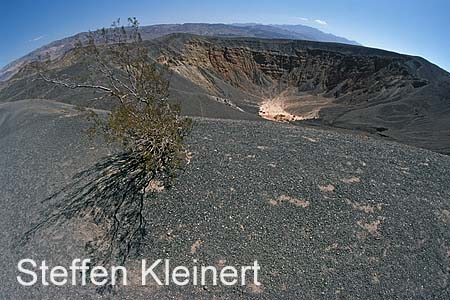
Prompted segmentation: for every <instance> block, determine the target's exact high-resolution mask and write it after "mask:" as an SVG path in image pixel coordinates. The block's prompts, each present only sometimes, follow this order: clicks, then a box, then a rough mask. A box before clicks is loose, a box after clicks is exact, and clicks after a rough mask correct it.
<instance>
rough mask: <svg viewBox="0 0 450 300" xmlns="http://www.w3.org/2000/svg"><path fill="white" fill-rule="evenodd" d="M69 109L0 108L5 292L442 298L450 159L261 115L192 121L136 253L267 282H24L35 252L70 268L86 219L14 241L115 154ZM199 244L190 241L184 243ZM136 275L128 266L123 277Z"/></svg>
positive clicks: (447, 263)
mask: <svg viewBox="0 0 450 300" xmlns="http://www.w3.org/2000/svg"><path fill="white" fill-rule="evenodd" d="M85 126H86V124H84V122H83V121H82V120H81V118H80V117H79V116H77V114H76V112H74V111H73V110H72V109H71V108H70V107H69V106H67V105H63V104H56V103H51V102H44V101H19V102H15V103H6V104H1V105H0V170H1V172H0V214H1V215H0V226H1V229H2V230H1V231H0V254H1V255H2V259H1V261H0V270H1V271H0V299H449V298H450V286H449V285H450V281H449V280H450V278H449V275H450V273H449V272H450V271H449V270H450V269H449V268H450V257H449V256H450V157H447V156H443V155H440V154H436V153H433V152H430V151H426V150H421V149H416V148H412V147H408V146H404V145H400V144H396V143H389V142H385V141H382V140H377V139H373V138H370V137H369V138H367V137H363V136H353V135H349V134H343V133H336V132H331V131H322V130H316V129H311V128H303V127H299V126H291V125H282V124H276V123H270V122H258V121H231V120H229V121H226V120H207V119H196V122H195V129H194V131H193V133H192V136H191V137H190V139H189V147H190V151H191V152H192V161H191V163H190V165H189V166H188V168H187V170H186V171H185V172H184V173H182V174H180V176H179V178H178V179H177V182H176V184H175V186H174V187H173V188H172V189H170V190H167V191H164V192H162V193H160V194H159V195H158V197H157V199H156V200H155V201H154V203H153V204H152V205H154V209H152V213H151V215H150V216H148V218H149V220H151V222H152V224H153V225H152V226H151V229H152V238H151V239H149V240H148V243H147V247H145V249H143V252H142V253H141V256H138V257H136V258H134V259H133V260H132V261H130V262H129V266H128V269H129V270H133V269H135V268H136V263H137V261H138V260H140V259H141V258H147V259H149V260H154V259H157V258H170V259H171V260H172V261H174V262H176V263H177V264H183V263H186V264H187V265H188V266H189V265H192V260H193V259H194V258H195V259H198V261H199V263H205V264H216V265H219V264H220V263H224V262H225V263H226V264H229V265H241V264H242V265H248V264H251V263H252V262H253V260H255V259H257V260H258V261H259V262H260V264H261V266H262V271H261V274H262V278H261V282H262V283H263V285H262V287H259V288H255V287H253V286H247V287H241V286H238V287H210V288H208V289H203V288H193V287H183V288H177V287H173V286H171V287H157V286H154V285H153V286H147V287H140V286H128V287H124V288H121V289H119V290H118V291H117V293H116V294H115V295H105V296H100V295H99V294H98V293H97V292H96V291H95V290H94V289H93V288H92V287H75V288H74V287H71V286H65V287H42V286H34V287H32V288H24V287H21V286H20V285H19V284H18V283H17V281H16V275H17V271H16V264H17V262H18V260H19V259H21V258H25V257H30V258H34V259H36V260H43V259H45V260H47V261H48V264H50V265H53V266H54V265H57V264H62V265H66V266H67V265H68V264H69V262H70V261H71V260H72V259H74V258H79V257H83V255H85V254H84V252H83V251H84V250H83V248H84V244H85V243H86V241H88V240H89V239H90V238H92V233H93V232H94V230H93V225H92V224H89V223H88V222H80V221H75V220H74V221H72V222H70V223H69V224H67V225H65V226H61V227H58V228H53V229H51V230H46V231H45V232H42V233H40V234H39V235H38V236H36V237H35V238H34V239H33V240H32V241H31V242H30V243H29V244H27V245H26V246H25V247H22V248H20V249H18V248H15V247H14V245H15V241H17V239H18V238H19V237H20V236H21V235H22V234H23V232H24V231H25V230H26V229H28V228H29V227H30V226H31V224H32V222H33V221H34V220H36V218H37V217H38V216H39V214H40V213H41V212H42V210H43V209H44V208H45V205H44V204H42V203H41V202H40V200H42V199H44V198H45V197H46V196H47V195H49V193H51V191H54V190H56V189H57V188H58V187H61V186H62V185H64V184H68V183H70V177H71V176H72V175H73V174H74V173H75V172H76V171H78V170H81V169H83V168H86V167H88V166H90V165H92V163H93V162H95V161H96V160H98V159H99V158H100V157H102V156H104V155H107V154H108V153H110V152H111V150H110V149H107V147H105V146H104V145H102V144H101V143H100V142H99V141H90V140H89V139H87V138H86V137H84V136H83V135H81V134H80V133H79V129H80V128H83V127H85ZM194 244H195V245H196V246H197V247H193V245H194ZM130 272H132V271H130Z"/></svg>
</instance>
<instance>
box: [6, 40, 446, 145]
mask: <svg viewBox="0 0 450 300" xmlns="http://www.w3.org/2000/svg"><path fill="white" fill-rule="evenodd" d="M146 45H147V47H148V49H149V52H150V54H151V56H152V57H153V59H154V60H155V61H156V62H158V63H160V64H165V65H168V66H169V68H170V69H171V70H172V71H173V76H172V87H171V88H172V90H171V94H172V97H173V99H174V101H179V102H181V105H182V109H183V112H184V113H185V114H187V115H193V116H204V117H214V118H225V119H250V120H254V119H258V118H261V117H262V118H266V119H270V120H275V121H293V122H297V123H301V124H304V123H307V124H312V125H317V126H322V127H331V128H343V129H350V130H357V131H362V132H368V133H374V134H376V135H378V136H382V137H384V138H387V139H391V140H396V141H399V142H402V143H406V144H410V145H414V146H417V147H422V148H427V149H430V150H433V151H436V152H440V153H445V154H448V153H450V75H449V73H447V72H445V71H444V70H442V69H440V68H439V67H437V66H435V65H433V64H431V63H429V62H428V61H426V60H424V59H422V58H420V57H413V56H407V55H401V54H397V53H393V52H388V51H383V50H379V49H371V48H366V47H362V46H354V45H345V44H337V43H321V42H311V41H302V40H280V39H259V38H218V37H204V36H196V35H191V34H185V33H177V34H171V35H166V36H163V37H159V38H156V39H151V40H148V41H147V42H146ZM53 67H54V68H55V70H56V72H58V73H59V74H60V75H64V76H69V77H73V78H83V77H84V76H86V75H87V71H86V66H83V65H82V64H81V63H79V62H77V59H76V58H75V57H74V55H73V53H72V52H71V51H69V52H67V53H66V54H65V55H63V56H62V57H60V58H58V59H55V61H54V65H53ZM75 96H76V97H75ZM93 97H95V95H92V94H90V93H89V92H88V91H84V92H83V93H81V94H80V93H79V92H78V91H67V90H64V89H63V88H59V87H55V86H50V85H47V84H44V83H42V82H39V81H36V80H35V78H34V77H33V76H30V73H29V72H28V71H27V69H26V68H25V69H23V70H22V71H21V72H19V73H18V74H16V75H15V76H14V77H13V78H11V79H10V80H9V81H7V82H5V83H3V84H2V87H1V88H0V99H2V100H3V101H12V100H20V99H26V98H44V99H53V100H58V101H63V102H67V103H73V104H82V105H88V106H89V105H91V106H92V105H94V106H97V107H101V108H110V107H108V103H96V104H93V103H92V101H89V99H91V98H93Z"/></svg>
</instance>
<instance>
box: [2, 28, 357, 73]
mask: <svg viewBox="0 0 450 300" xmlns="http://www.w3.org/2000/svg"><path fill="white" fill-rule="evenodd" d="M171 33H191V34H196V35H203V36H216V37H256V38H268V39H295V40H308V41H318V42H335V43H344V44H351V45H359V44H358V43H357V42H355V41H351V40H348V39H346V38H343V37H339V36H335V35H332V34H329V33H324V32H322V31H320V30H318V29H316V28H313V27H309V26H304V25H276V24H273V25H263V24H207V23H185V24H159V25H150V26H143V27H141V34H142V38H143V39H144V40H151V39H154V38H158V37H161V36H164V35H167V34H171ZM86 34H87V33H85V32H84V33H79V34H76V35H74V36H71V37H67V38H64V39H61V40H57V41H54V42H51V43H49V44H47V45H45V46H43V47H41V48H39V49H36V50H34V51H32V52H30V53H29V54H27V55H25V56H23V57H21V58H19V59H17V60H15V61H13V62H11V63H9V64H8V65H6V66H5V67H3V68H2V69H1V70H0V81H5V80H8V79H9V78H11V77H12V76H14V75H15V74H16V73H17V72H18V71H19V70H20V69H21V68H22V67H23V66H25V65H26V64H28V63H30V62H32V61H35V60H37V59H38V58H39V57H40V56H44V55H50V57H51V58H52V59H54V58H58V57H60V56H61V55H63V54H65V53H66V52H67V51H69V50H71V49H72V48H73V47H74V45H75V43H76V41H77V40H78V39H83V37H85V36H86Z"/></svg>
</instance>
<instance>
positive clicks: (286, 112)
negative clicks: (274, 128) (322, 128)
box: [259, 93, 332, 122]
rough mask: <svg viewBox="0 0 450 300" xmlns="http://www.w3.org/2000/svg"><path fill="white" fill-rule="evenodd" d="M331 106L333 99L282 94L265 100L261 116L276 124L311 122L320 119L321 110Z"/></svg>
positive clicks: (260, 109) (260, 110)
mask: <svg viewBox="0 0 450 300" xmlns="http://www.w3.org/2000/svg"><path fill="white" fill-rule="evenodd" d="M331 105H332V99H331V98H325V97H323V96H319V95H304V96H293V95H286V93H282V94H280V95H278V96H276V97H273V98H270V99H266V100H264V101H263V102H262V103H261V105H260V108H259V115H260V116H261V117H262V118H264V119H268V120H271V121H276V122H290V121H301V120H311V119H317V118H319V112H320V110H321V109H322V108H323V107H327V106H331Z"/></svg>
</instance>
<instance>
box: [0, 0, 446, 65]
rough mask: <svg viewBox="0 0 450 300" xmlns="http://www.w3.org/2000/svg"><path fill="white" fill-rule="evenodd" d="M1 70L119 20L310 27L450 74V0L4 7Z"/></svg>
mask: <svg viewBox="0 0 450 300" xmlns="http://www.w3.org/2000/svg"><path fill="white" fill-rule="evenodd" d="M0 13H1V18H0V36H1V47H0V66H3V65H5V64H7V63H9V62H10V61H12V60H14V59H16V58H19V57H21V56H22V55H25V54H26V53H28V52H30V51H32V50H33V49H36V48H38V47H40V46H42V45H45V44H47V43H49V42H51V41H53V40H56V39H60V38H63V37H66V36H69V35H73V34H75V33H77V32H80V31H87V30H89V29H97V28H101V27H105V26H108V25H110V24H111V22H112V21H113V20H115V19H117V18H118V17H120V18H122V19H126V18H127V17H128V16H135V17H137V18H138V19H139V20H140V22H141V24H142V25H148V24H157V23H184V22H207V23H233V22H258V23H267V24H268V23H278V24H305V25H310V26H313V27H317V28H319V29H321V30H323V31H325V32H330V33H333V34H336V35H341V36H344V37H347V38H350V39H353V40H356V41H358V42H360V43H362V44H363V45H366V46H370V47H377V48H383V49H388V50H394V51H397V52H401V53H407V54H413V55H420V56H423V57H425V58H427V59H428V60H430V61H432V62H433V63H436V64H438V65H439V66H441V67H443V68H445V69H447V70H450V1H445V0H427V1H414V0H413V1H403V0H400V1H394V0H390V1H386V0H378V1H356V0H340V1H320V0H319V1H311V0H309V1H301V0H294V1H290V0H275V1H273V0H272V1H265V0H258V1H244V0H226V1H225V0H224V1H199V0H194V1H178V0H173V1H171V0H165V1H149V0H147V1H144V0H141V1H133V0H128V1H125V0H122V1H115V0H109V1H105V0H98V1H95V0H90V1H87V0H66V1H44V0H34V1H21V0H15V1H13V0H1V1H0Z"/></svg>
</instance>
